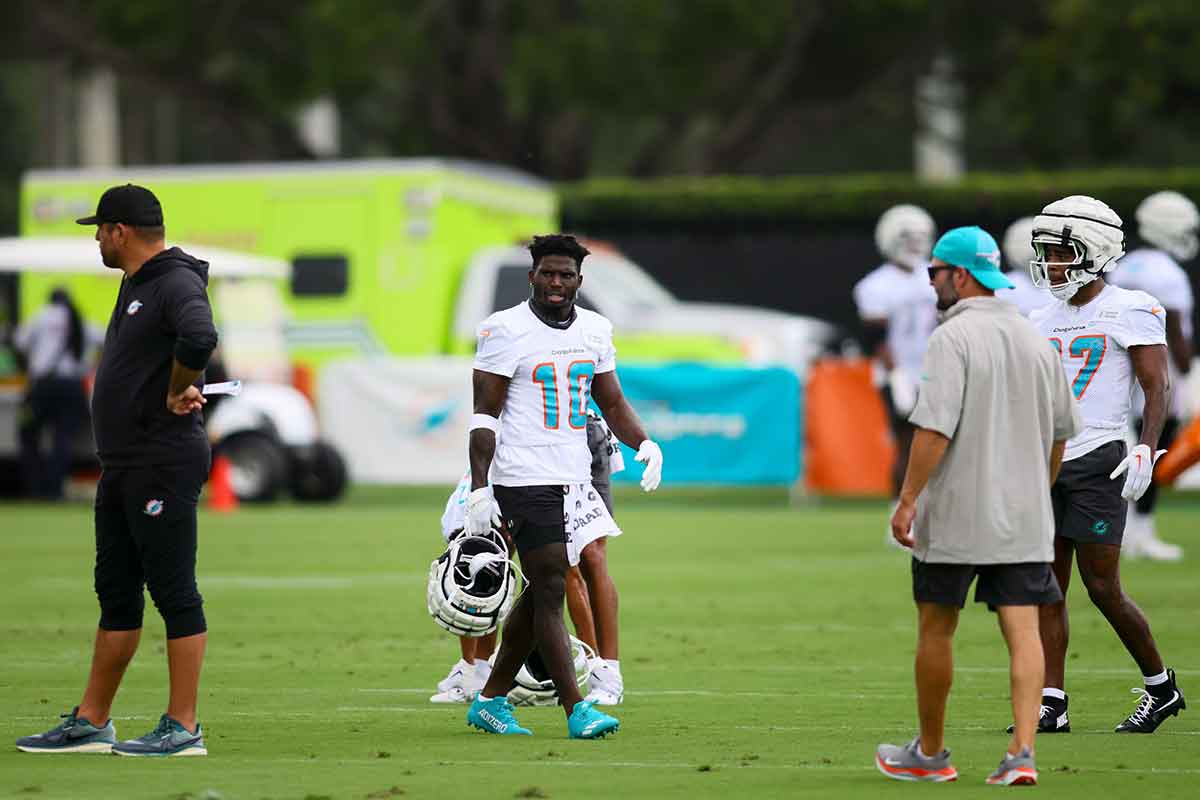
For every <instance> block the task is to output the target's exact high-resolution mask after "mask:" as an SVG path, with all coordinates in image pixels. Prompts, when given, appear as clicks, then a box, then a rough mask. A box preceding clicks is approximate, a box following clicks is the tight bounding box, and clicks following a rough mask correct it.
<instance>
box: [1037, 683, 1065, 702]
mask: <svg viewBox="0 0 1200 800" xmlns="http://www.w3.org/2000/svg"><path fill="white" fill-rule="evenodd" d="M1042 697H1053V698H1054V699H1056V700H1066V699H1067V693H1066V692H1064V691H1063V690H1062V689H1055V688H1052V687H1050V686H1047V687H1046V688H1045V689H1042Z"/></svg>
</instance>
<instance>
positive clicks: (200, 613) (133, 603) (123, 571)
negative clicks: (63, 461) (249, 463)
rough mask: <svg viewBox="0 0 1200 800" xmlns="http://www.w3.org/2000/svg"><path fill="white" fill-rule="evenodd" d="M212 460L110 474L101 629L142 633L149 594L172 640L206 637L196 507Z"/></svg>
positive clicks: (99, 524) (99, 587)
mask: <svg viewBox="0 0 1200 800" xmlns="http://www.w3.org/2000/svg"><path fill="white" fill-rule="evenodd" d="M207 477H208V460H207V459H205V461H204V463H196V464H190V465H186V466H172V467H153V468H118V469H105V470H104V472H103V473H102V474H101V476H100V483H99V485H98V486H97V487H96V571H95V585H96V596H97V598H99V600H100V627H101V628H103V629H105V630H113V631H124V630H135V629H137V628H140V627H142V611H143V608H144V606H145V600H144V597H143V593H142V588H143V586H145V587H147V588H149V590H150V597H151V598H152V599H153V600H154V605H155V606H156V607H157V608H158V612H159V614H161V615H162V618H163V621H164V622H165V623H166V628H167V638H168V639H178V638H181V637H184V636H192V635H195V634H198V633H203V632H205V631H206V630H207V629H208V628H207V625H206V623H205V620H204V608H203V599H202V598H201V597H200V592H199V590H198V589H197V588H196V504H197V503H198V501H199V499H200V487H201V486H202V485H203V484H204V481H205V480H206V479H207Z"/></svg>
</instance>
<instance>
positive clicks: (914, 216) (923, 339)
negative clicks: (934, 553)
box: [854, 204, 937, 545]
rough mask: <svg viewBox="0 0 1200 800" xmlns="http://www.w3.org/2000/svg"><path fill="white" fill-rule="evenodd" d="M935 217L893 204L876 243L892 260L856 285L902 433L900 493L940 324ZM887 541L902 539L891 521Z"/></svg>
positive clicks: (896, 475)
mask: <svg viewBox="0 0 1200 800" xmlns="http://www.w3.org/2000/svg"><path fill="white" fill-rule="evenodd" d="M935 233H936V228H935V226H934V224H933V217H931V216H929V213H928V212H926V211H925V209H923V208H920V207H918V206H914V205H909V204H902V205H898V206H892V207H891V208H889V209H888V210H887V211H885V212H884V213H883V215H882V216H881V217H880V218H879V222H878V223H876V225H875V246H876V247H877V248H879V253H880V254H881V255H882V256H883V257H884V258H885V259H886V260H885V261H884V262H883V263H882V264H880V265H879V266H878V267H876V268H875V269H873V270H871V271H870V272H869V273H867V275H866V276H865V277H863V278H862V279H861V280H859V282H858V283H856V284H855V285H854V304H855V305H856V306H857V308H858V316H859V318H860V319H862V322H863V325H864V327H865V329H866V331H867V334H868V337H869V341H868V342H867V344H868V347H870V348H872V349H873V350H874V355H875V384H876V385H877V386H879V387H880V391H881V392H882V394H883V399H884V405H885V406H886V407H887V409H888V415H889V416H890V418H891V422H892V431H893V432H894V433H895V436H896V446H897V450H898V453H897V458H896V463H895V464H894V465H893V466H892V495H893V499H894V498H895V497H898V496H899V492H900V485H901V484H902V483H903V482H904V468H905V466H906V465H907V464H908V451H909V448H910V447H911V446H912V437H913V428H912V425H910V424H909V422H908V415H909V413H910V412H911V411H912V410H913V406H914V405H916V402H917V378H918V376H919V375H920V374H921V362H922V361H923V360H924V358H925V345H926V344H927V343H928V341H929V336H930V334H932V333H933V329H934V328H936V327H937V294H936V293H935V292H934V290H933V287H932V286H930V285H929V276H928V275H927V274H926V272H925V267H926V265H927V264H928V263H929V257H930V253H931V252H932V251H933V240H934V234H935ZM884 541H885V542H887V543H888V544H889V545H894V544H896V540H895V538H894V537H893V536H892V529H891V525H890V523H889V524H888V525H887V526H885V531H884Z"/></svg>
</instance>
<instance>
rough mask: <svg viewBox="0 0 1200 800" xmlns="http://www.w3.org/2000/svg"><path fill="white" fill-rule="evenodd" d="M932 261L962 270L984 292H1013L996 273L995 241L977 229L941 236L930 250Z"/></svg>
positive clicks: (962, 229) (975, 226) (998, 250)
mask: <svg viewBox="0 0 1200 800" xmlns="http://www.w3.org/2000/svg"><path fill="white" fill-rule="evenodd" d="M933 257H934V258H939V259H941V260H942V261H945V262H946V263H947V264H953V265H954V266H956V267H962V268H963V269H965V270H966V271H967V272H969V273H971V274H972V275H973V276H974V277H975V280H977V281H979V282H980V283H982V284H983V285H984V286H986V287H987V288H988V289H1013V288H1016V287H1014V286H1013V282H1012V281H1010V280H1009V279H1008V277H1007V276H1006V275H1005V274H1004V273H1003V272H1001V271H1000V248H999V247H997V246H996V240H995V239H993V238H992V235H991V234H990V233H988V232H987V231H985V230H984V229H983V228H981V227H979V226H978V225H970V226H968V227H965V228H954V229H952V230H948V231H946V232H945V233H943V234H942V238H940V239H938V240H937V244H935V245H934V246H933Z"/></svg>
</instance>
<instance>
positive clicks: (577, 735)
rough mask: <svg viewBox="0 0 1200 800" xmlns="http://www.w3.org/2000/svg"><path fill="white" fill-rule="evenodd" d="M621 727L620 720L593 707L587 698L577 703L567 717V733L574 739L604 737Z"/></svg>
mask: <svg viewBox="0 0 1200 800" xmlns="http://www.w3.org/2000/svg"><path fill="white" fill-rule="evenodd" d="M620 727H621V721H620V720H618V719H617V718H616V717H610V716H609V715H608V714H605V713H604V712H603V711H597V710H596V709H594V708H592V704H591V703H589V702H588V701H587V700H580V701H579V702H578V703H576V704H575V708H573V709H571V716H569V717H567V734H568V735H569V736H570V737H571V738H572V739H603V738H604V737H605V736H608V735H609V734H610V733H616V732H617V730H618V729H619V728H620Z"/></svg>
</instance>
